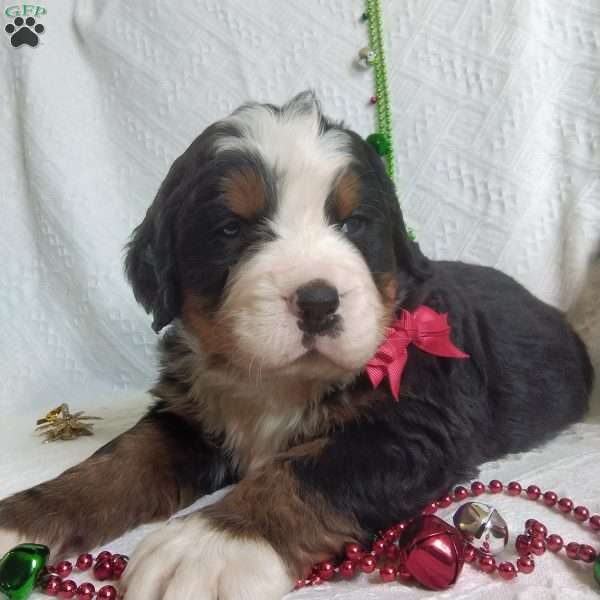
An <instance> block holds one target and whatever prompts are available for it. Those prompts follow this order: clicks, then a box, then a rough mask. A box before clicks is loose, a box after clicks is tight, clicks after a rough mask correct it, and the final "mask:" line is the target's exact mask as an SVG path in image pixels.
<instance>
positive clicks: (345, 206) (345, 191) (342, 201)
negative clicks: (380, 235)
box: [334, 173, 360, 221]
mask: <svg viewBox="0 0 600 600" xmlns="http://www.w3.org/2000/svg"><path fill="white" fill-rule="evenodd" d="M334 202H335V211H336V216H337V218H338V219H339V220H340V221H343V220H344V219H346V218H347V217H349V216H350V215H351V214H352V212H353V211H354V210H355V209H356V208H357V207H358V205H359V204H360V196H359V179H358V177H357V176H356V175H354V173H346V174H345V175H343V176H342V178H341V179H340V181H339V183H338V185H337V188H336V190H335V195H334Z"/></svg>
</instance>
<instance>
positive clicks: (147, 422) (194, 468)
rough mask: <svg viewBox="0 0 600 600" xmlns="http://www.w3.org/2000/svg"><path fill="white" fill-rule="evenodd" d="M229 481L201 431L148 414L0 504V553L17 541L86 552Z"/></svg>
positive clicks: (57, 551) (55, 551) (58, 551)
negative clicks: (69, 465)
mask: <svg viewBox="0 0 600 600" xmlns="http://www.w3.org/2000/svg"><path fill="white" fill-rule="evenodd" d="M227 479H228V463H227V461H226V459H225V457H224V455H223V454H222V452H221V450H220V448H219V447H218V446H216V445H215V444H213V443H212V442H211V441H210V440H209V439H208V438H207V437H206V435H204V433H203V431H202V430H201V428H200V427H199V426H197V425H195V424H194V423H192V422H190V421H186V420H184V419H182V418H181V417H179V416H178V415H176V414H173V413H170V412H168V411H162V410H156V409H154V410H152V411H150V413H149V414H148V415H147V416H146V417H144V418H143V419H142V420H141V421H140V422H139V423H138V424H137V425H135V426H134V427H133V428H132V429H130V430H129V431H127V432H125V433H124V434H122V435H121V436H119V437H118V438H116V439H115V440H113V441H112V442H110V443H109V444H107V445H106V446H104V447H103V448H101V449H100V450H98V451H97V452H96V453H95V454H94V455H92V456H91V457H90V458H88V459H87V460H85V461H84V462H82V463H81V464H79V465H77V466H75V467H73V468H71V469H69V470H67V471H65V472H64V473H63V474H62V475H60V476H59V477H57V478H56V479H53V480H51V481H47V482H45V483H42V484H40V485H37V486H35V487H33V488H31V489H28V490H25V491H23V492H20V493H18V494H15V495H14V496H11V497H10V498H7V499H5V500H2V501H0V555H1V554H2V553H3V552H5V551H6V550H8V549H9V548H10V547H11V546H12V545H14V544H15V543H18V542H20V541H35V542H40V543H44V544H47V545H48V546H49V547H50V548H51V551H52V557H53V558H57V557H59V556H62V555H65V554H70V553H73V552H77V551H82V550H89V549H91V548H93V547H95V546H97V545H98V544H101V543H104V542H106V541H108V540H111V539H114V538H115V537H118V536H119V535H121V534H122V533H124V532H125V531H127V530H128V529H131V528H133V527H135V526H137V525H140V524H142V523H146V522H149V521H155V520H158V519H164V518H167V517H168V516H170V515H171V514H173V512H175V511H176V510H177V509H179V508H182V507H183V506H186V505H188V504H190V503H191V502H193V501H194V500H195V499H196V498H198V497H199V496H201V495H202V494H205V493H208V492H210V491H213V490H214V489H216V488H218V487H220V486H221V485H223V484H225V483H226V482H227Z"/></svg>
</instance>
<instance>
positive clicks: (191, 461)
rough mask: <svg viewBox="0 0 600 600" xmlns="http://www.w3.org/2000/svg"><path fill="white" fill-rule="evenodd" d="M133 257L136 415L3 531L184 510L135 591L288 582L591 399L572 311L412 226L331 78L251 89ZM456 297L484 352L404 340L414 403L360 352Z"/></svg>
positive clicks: (201, 149) (456, 319)
mask: <svg viewBox="0 0 600 600" xmlns="http://www.w3.org/2000/svg"><path fill="white" fill-rule="evenodd" d="M126 271H127V275H128V278H129V280H130V281H131V284H132V286H133V290H134V293H135V297H136V298H137V300H138V301H139V302H140V303H141V304H142V305H143V306H144V308H145V309H146V310H147V311H148V312H150V313H151V314H152V315H153V318H154V323H153V326H154V329H155V330H156V331H160V330H162V329H163V328H167V327H168V329H167V330H166V331H165V333H164V335H163V337H162V339H161V340H160V351H161V356H162V368H161V372H160V376H159V379H158V382H157V384H156V385H155V387H154V388H153V389H152V390H151V394H152V396H153V397H154V399H155V401H154V404H153V406H152V407H151V408H150V410H149V411H148V413H147V414H146V415H145V416H144V417H143V418H142V419H141V420H140V421H139V422H138V424H137V425H135V426H134V427H133V428H132V429H130V430H129V431H127V432H125V433H123V434H122V435H121V436H119V437H118V438H116V439H115V440H113V441H112V442H111V443H109V444H108V445H106V446H104V447H103V448H101V449H100V450H98V451H97V452H96V453H95V454H94V455H93V456H91V457H90V458H89V459H87V460H86V461H84V462H83V463H81V464H79V465H77V466H75V467H73V468H71V469H69V470H67V471H66V472H64V473H63V474H62V475H60V476H59V477H57V478H56V479H54V480H52V481H48V482H46V483H42V484H41V485H37V486H35V487H33V488H32V489H29V490H26V491H23V492H21V493H18V494H16V495H14V496H12V497H10V498H7V499H5V500H3V501H2V502H0V550H6V549H7V548H8V547H10V546H12V545H14V544H16V543H17V542H18V541H23V540H27V541H36V542H42V543H45V544H47V545H49V546H50V547H51V548H52V550H53V553H54V556H55V557H58V556H64V555H69V554H73V553H75V552H79V551H84V550H89V549H91V548H93V547H95V546H96V545H99V544H101V543H104V542H107V541H109V540H111V539H113V538H115V537H117V536H119V535H121V534H122V533H124V532H126V531H127V530H129V529H132V528H134V527H137V526H138V525H141V524H142V523H147V522H150V521H157V520H163V519H167V518H168V517H170V516H171V515H173V514H174V513H175V512H176V511H177V510H179V509H181V508H183V507H185V506H188V505H189V504H191V503H192V502H194V501H195V500H196V499H198V498H199V497H200V496H202V495H204V494H209V493H211V492H213V491H215V490H217V489H219V488H221V487H224V486H226V485H228V484H232V483H237V485H236V486H235V487H233V488H232V490H231V491H230V492H229V493H228V494H227V495H226V496H224V497H223V498H222V499H221V500H219V501H217V502H216V503H214V504H212V505H211V506H209V507H208V508H203V509H202V510H199V511H197V512H193V513H192V514H189V515H187V516H186V517H184V518H179V519H173V520H171V521H170V522H169V523H168V524H167V525H165V526H163V527H162V528H160V529H158V530H157V531H156V532H155V533H153V534H152V535H150V536H149V537H147V538H146V539H145V540H144V541H142V543H141V544H140V546H139V547H138V548H137V550H136V551H135V553H134V555H133V557H132V560H131V562H130V564H129V567H128V569H127V573H126V578H125V581H124V592H125V599H126V600H217V599H218V600H279V599H280V598H281V597H282V596H283V595H284V594H285V593H286V592H288V591H290V590H291V589H292V587H293V584H294V582H295V579H296V578H297V577H298V576H299V575H301V574H302V573H303V571H304V570H305V568H306V567H307V566H309V565H311V564H312V563H314V562H315V561H318V560H322V559H324V558H325V557H329V556H331V555H335V554H337V553H338V552H339V551H340V549H341V548H342V546H343V544H344V543H345V542H348V541H351V540H357V541H360V540H366V539H367V538H369V536H370V535H372V534H373V532H377V531H378V530H381V529H383V528H385V527H386V526H388V525H390V524H391V523H392V522H394V521H398V520H401V519H405V518H409V517H411V516H414V515H416V514H418V513H419V511H420V509H421V508H422V507H423V506H424V505H425V504H427V503H428V502H430V501H432V500H434V499H436V498H438V497H440V496H441V495H443V494H445V493H447V492H448V490H449V488H450V487H451V486H452V485H453V484H455V483H457V482H460V481H464V480H466V479H468V478H470V477H472V476H473V475H474V474H475V473H476V472H477V467H478V465H480V464H481V463H483V462H485V461H488V460H493V459H497V458H499V457H501V456H503V455H505V454H507V453H510V452H521V451H524V450H527V449H529V448H531V447H533V446H535V445H537V444H540V443H541V442H543V441H545V440H547V439H548V438H550V437H551V436H553V435H555V434H556V433H557V432H558V431H560V430H561V429H562V428H564V427H565V426H567V425H568V424H570V423H573V422H574V421H576V420H578V419H580V418H581V417H582V415H583V414H584V412H585V410H586V408H587V404H588V395H589V391H590V387H591V383H592V367H591V364H590V361H589V359H588V356H587V354H586V350H585V348H584V346H583V344H582V343H581V342H580V340H579V339H578V337H577V336H576V335H575V333H574V332H573V331H572V330H571V328H570V326H569V325H568V324H567V322H566V320H565V318H564V316H563V315H562V314H561V313H560V312H559V311H558V310H556V309H555V308H553V307H551V306H548V305H547V304H544V303H543V302H541V301H540V300H538V299H536V298H535V297H533V296H532V295H531V294H530V293H529V292H528V291H527V290H526V289H525V288H523V287H522V286H521V285H519V284H518V283H516V282H515V281H514V280H513V279H511V278H510V277H508V276H506V275H503V274H502V273H500V272H498V271H496V270H494V269H491V268H486V267H481V266H474V265H467V264H464V263H461V262H446V261H432V260H429V259H427V258H426V257H425V256H424V255H423V254H422V253H421V252H420V250H419V247H418V246H417V244H416V243H415V242H413V241H412V240H411V239H410V237H409V236H408V235H407V232H406V228H405V225H404V222H403V219H402V215H401V212H400V209H399V205H398V199H397V197H396V194H395V191H394V186H393V184H392V182H391V181H390V179H389V178H388V177H387V175H386V172H385V169H384V165H383V163H382V161H381V159H380V157H379V156H378V155H377V154H376V153H375V151H374V150H373V149H372V148H371V147H370V146H369V145H368V144H367V143H366V142H365V141H364V140H363V139H362V138H361V137H360V136H358V135H357V134H356V133H353V132H352V131H349V130H348V129H346V128H345V127H344V126H342V125H340V124H336V123H333V122H332V121H330V120H328V119H326V118H325V117H324V116H323V115H322V114H321V111H320V109H319V105H318V103H317V101H316V100H315V98H314V95H313V94H312V93H303V94H300V95H299V96H297V97H295V98H293V99H292V100H291V101H290V102H289V103H287V104H285V105H284V106H281V107H276V106H272V105H267V104H248V105H245V106H242V107H241V108H240V109H238V110H236V111H235V112H234V113H233V114H232V115H230V116H229V117H227V118H225V119H224V120H222V121H219V122H217V123H215V124H213V125H211V126H210V127H208V129H206V130H205V131H204V132H203V133H202V134H201V135H200V136H199V137H198V138H197V139H196V140H195V141H194V142H193V143H192V144H191V146H190V147H189V148H188V149H187V150H186V151H185V152H184V153H183V154H182V156H180V157H179V158H178V159H177V160H176V161H175V163H174V164H173V166H172V167H171V169H170V171H169V173H168V175H167V177H166V179H165V181H164V183H163V184H162V186H161V187H160V190H159V192H158V195H157V197H156V199H155V200H154V203H153V204H152V205H151V206H150V208H149V210H148V213H147V214H146V217H145V219H144V220H143V222H142V223H141V225H140V226H139V227H138V228H137V229H136V230H135V231H134V233H133V236H132V239H131V242H130V244H129V246H128V249H127V258H126ZM421 305H424V306H427V307H429V308H431V309H434V310H435V311H438V312H440V313H448V318H449V323H450V325H451V336H452V342H453V343H454V344H455V345H456V346H457V347H458V348H460V349H461V350H463V351H464V352H466V353H468V355H469V358H467V359H454V358H440V357H437V356H433V355H432V354H429V353H427V352H423V351H422V350H419V349H418V348H417V347H415V346H414V345H412V346H410V347H409V348H408V360H407V364H406V368H405V370H404V374H403V378H402V387H401V392H400V398H399V400H398V401H396V400H395V399H394V398H393V397H392V394H391V392H390V388H389V382H387V381H384V382H382V384H381V385H379V386H378V387H377V388H376V389H374V388H373V386H372V384H371V382H370V380H369V379H368V377H367V375H366V374H365V365H366V363H367V362H368V361H369V360H370V359H371V358H372V357H373V355H374V354H375V352H376V350H377V348H378V347H379V345H380V344H381V343H382V341H383V340H384V337H385V335H386V329H387V327H388V326H389V325H390V324H391V323H392V322H393V321H394V320H395V318H396V315H398V314H399V311H401V309H406V310H409V311H411V310H413V309H415V308H416V307H419V306H421Z"/></svg>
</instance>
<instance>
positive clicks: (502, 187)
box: [0, 0, 600, 600]
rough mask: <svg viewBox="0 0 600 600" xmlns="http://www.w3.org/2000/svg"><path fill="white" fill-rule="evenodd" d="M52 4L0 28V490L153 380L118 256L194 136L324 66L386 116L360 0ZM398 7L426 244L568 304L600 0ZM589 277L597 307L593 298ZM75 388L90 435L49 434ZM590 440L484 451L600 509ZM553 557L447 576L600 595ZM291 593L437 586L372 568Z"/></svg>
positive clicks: (314, 79)
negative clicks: (369, 574) (43, 432)
mask: <svg viewBox="0 0 600 600" xmlns="http://www.w3.org/2000/svg"><path fill="white" fill-rule="evenodd" d="M5 4H7V5H8V4H9V3H8V2H7V3H5ZM44 6H45V7H46V9H47V15H45V16H43V17H41V18H40V22H42V23H43V24H44V26H45V28H46V31H45V33H44V34H43V35H42V36H41V41H40V44H39V46H38V47H36V48H31V47H28V46H21V47H19V48H13V47H12V46H11V45H10V43H9V37H10V36H9V35H7V34H6V33H5V32H4V24H5V23H8V22H9V21H10V19H9V18H8V17H4V23H3V26H2V31H0V35H1V36H2V37H3V38H5V39H1V40H0V42H1V43H0V114H1V119H2V120H1V124H0V163H1V164H2V180H1V183H0V209H1V219H0V234H1V235H0V257H1V267H0V340H1V342H0V410H1V411H2V414H3V416H4V419H3V420H2V421H1V422H0V432H1V435H0V451H1V452H0V495H4V494H8V493H10V492H12V491H16V490H17V489H20V488H22V487H24V486H26V485H30V484H32V483H35V482H37V481H39V480H41V479H44V478H47V477H49V476H51V475H53V474H56V473H58V472H59V471H61V470H62V469H64V468H65V467H66V466H68V465H70V464H72V463H74V462H76V461H77V460H80V459H81V458H82V457H84V456H85V455H87V454H88V453H89V452H90V451H91V450H92V449H94V448H95V447H97V446H98V445H99V444H101V443H103V442H104V441H106V440H107V439H109V438H111V437H112V436H114V435H115V434H116V433H118V432H119V431H121V430H122V429H123V428H124V427H126V426H127V425H128V424H129V423H131V422H132V421H133V420H134V419H135V418H136V416H137V415H139V414H140V412H141V411H142V409H143V406H144V404H145V403H146V402H147V398H146V397H144V395H143V394H142V391H143V390H144V389H145V388H147V387H148V385H149V384H150V382H151V381H152V379H153V375H154V371H155V364H154V361H155V355H154V343H155V336H154V334H153V333H152V332H151V330H150V327H149V318H148V317H147V316H146V315H145V314H144V313H143V311H142V310H141V309H140V308H139V307H138V306H136V304H135V302H134V300H133V297H132V294H131V292H130V290H129V288H128V286H127V285H126V283H125V281H124V278H123V276H122V270H121V259H122V247H123V245H124V243H125V241H126V239H127V236H128V234H129V233H130V231H131V230H132V228H133V227H134V226H135V225H136V224H137V223H138V222H139V221H140V220H141V218H142V216H143V214H144V211H145V209H146V207H147V206H148V204H149V202H150V201H151V199H152V197H153V195H154V193H155V191H156V189H157V187H158V185H159V183H160V181H161V178H162V177H163V175H164V174H165V173H166V170H167V168H168V166H169V164H170V163H171V162H172V160H173V159H174V158H175V157H176V156H177V155H178V154H179V153H181V152H182V151H183V150H184V148H185V147H186V146H187V145H188V143H189V142H190V141H191V140H192V139H193V137H195V136H196V135H197V134H198V133H199V132H200V131H201V130H202V129H203V128H204V127H205V126H206V125H208V124H209V123H210V122H212V121H213V120H215V119H217V118H219V117H221V116H223V115H224V114H226V113H228V112H229V111H231V110H232V109H234V108H235V107H236V106H237V105H238V104H240V103H241V102H243V101H245V100H248V99H256V100H264V101H271V102H275V103H279V102H282V101H284V100H285V99H287V98H288V97H290V96H291V95H293V94H294V93H296V92H298V91H300V90H303V89H305V88H309V87H310V88H314V89H315V90H316V91H317V92H318V94H319V96H320V98H321V100H322V103H323V106H324V109H325V112H326V113H327V114H328V115H330V116H332V117H335V118H339V119H343V120H344V121H345V122H346V123H347V124H348V125H350V126H351V127H353V128H355V129H356V130H358V131H359V132H360V133H362V134H367V133H369V132H370V131H371V130H372V128H373V124H374V119H373V117H374V114H373V109H372V107H370V105H369V104H368V98H369V96H370V94H371V74H370V72H369V71H365V70H360V69H357V68H356V66H355V64H354V57H355V55H356V52H357V50H358V48H360V47H361V46H364V45H366V28H365V25H364V24H363V23H361V22H360V20H359V16H360V14H361V12H362V10H363V2H362V0H287V1H285V2H282V1H277V0H246V1H244V0H196V1H193V0H180V1H179V2H176V3H173V2H167V1H166V0H162V1H161V0H129V1H128V2H122V1H121V2H118V1H117V0H106V1H101V0H95V1H92V0H76V1H72V0H71V1H69V0H48V1H47V2H46V3H45V4H44ZM383 7H384V13H385V15H386V23H385V26H386V29H387V43H388V53H389V57H388V58H389V61H388V62H389V65H390V83H391V89H392V96H393V99H394V105H393V116H394V124H395V133H396V143H397V156H398V159H397V160H398V165H397V166H398V172H399V180H398V184H399V189H400V190H401V193H402V196H403V198H402V202H403V206H404V210H405V213H406V215H407V219H408V221H409V223H410V224H411V225H412V226H413V227H414V228H415V230H416V232H417V235H418V237H419V240H420V242H421V244H422V246H423V248H424V249H425V251H426V252H427V253H429V254H430V255H432V256H434V257H444V258H461V259H464V260H466V261H472V262H478V263H485V264H489V265H494V266H496V267H498V268H500V269H502V270H504V271H506V272H508V273H510V274H511V275H513V276H515V277H516V278H517V279H518V280H520V281H521V282H523V283H524V284H525V285H526V286H528V287H529V288H530V289H531V290H532V291H534V292H535V293H537V294H538V295H539V296H541V297H542V298H543V299H545V300H547V301H549V302H551V303H554V304H556V305H558V306H561V307H563V308H567V307H568V306H569V305H571V303H572V302H573V301H574V300H575V298H576V297H577V296H578V295H579V293H580V290H581V288H582V287H583V286H584V285H585V282H586V278H588V277H589V275H588V274H587V266H588V260H589V257H590V256H591V255H592V253H593V251H594V249H595V248H596V247H597V245H598V241H599V240H600V5H599V4H598V1H597V0H462V1H461V0H383ZM589 281H592V280H591V279H589ZM596 281H600V279H597V280H596ZM592 292H593V290H592ZM588 297H589V298H590V301H589V302H588V303H587V306H585V307H584V308H585V312H586V314H587V318H588V321H589V322H592V323H593V322H594V320H597V319H598V315H599V312H600V309H599V308H598V306H596V305H593V304H592V303H591V302H592V300H593V299H594V298H596V300H595V301H596V302H597V294H594V293H588ZM515 318H518V315H515ZM591 330H593V327H591ZM598 339H600V334H598V338H597V339H596V345H597V340H598ZM592 341H594V340H592ZM62 401H67V402H70V403H71V405H72V406H73V407H87V408H89V410H90V411H93V412H94V413H96V414H101V415H102V416H104V417H105V420H104V421H102V422H101V423H100V424H99V425H98V426H97V436H96V437H95V438H92V439H86V440H80V441H76V442H72V443H62V444H55V445H52V446H41V445H40V443H39V440H38V439H37V438H36V437H34V436H33V435H32V433H31V430H32V424H33V420H34V418H35V417H36V416H39V415H40V414H41V413H44V412H45V411H46V410H47V409H49V408H51V407H53V406H55V405H56V404H58V403H60V402H62ZM598 460H600V423H599V421H598V419H597V418H594V417H592V418H590V419H588V422H587V423H584V424H579V425H577V426H575V427H573V428H572V429H571V430H569V431H568V432H566V433H565V434H563V435H562V436H561V437H560V438H559V439H557V440H556V441H554V442H552V443H551V444H549V445H548V446H546V447H545V448H543V449H540V450H537V451H534V452H531V453H529V454H526V455H523V456H518V457H512V458H510V459H507V460H504V461H501V462H499V463H497V464H493V465H487V466H486V469H485V472H486V473H485V474H486V477H488V478H489V477H491V476H492V475H493V476H499V477H500V478H506V479H508V478H511V477H515V478H517V477H518V478H521V479H522V480H523V481H531V480H536V482H537V483H539V484H540V485H542V486H546V487H554V488H555V489H556V490H557V492H559V493H562V494H566V493H567V492H568V493H570V494H572V495H573V496H575V498H576V499H577V500H579V501H581V502H583V503H586V504H587V505H588V506H590V508H592V509H593V510H594V511H596V512H600V483H599V482H598V478H597V464H598ZM499 502H500V501H499ZM502 505H503V506H504V507H505V514H506V517H507V518H508V520H509V521H510V522H511V524H512V525H513V527H514V528H516V527H517V524H518V523H520V520H521V519H522V517H523V516H524V515H527V516H530V515H531V514H535V515H536V516H538V517H540V518H544V519H545V520H546V521H547V522H548V523H549V524H551V525H552V526H553V528H555V529H557V530H558V531H560V532H562V533H564V534H565V536H566V537H567V538H573V539H581V540H582V541H583V540H587V541H591V540H592V539H593V538H592V537H591V536H590V535H588V534H587V533H586V532H584V531H579V530H578V529H577V527H576V526H575V525H574V524H572V523H569V522H567V521H565V520H564V519H561V518H559V517H558V516H556V515H553V514H551V513H548V514H546V513H545V512H544V511H543V509H542V508H538V509H535V510H534V508H533V507H532V506H531V504H530V503H526V502H525V501H519V500H512V501H503V502H502ZM536 510H537V512H536ZM140 535H141V532H140V531H138V532H136V533H134V534H133V535H130V536H127V537H126V538H124V539H122V540H119V541H118V542H115V544H114V549H115V550H117V551H118V550H121V551H129V550H130V549H131V548H132V546H133V545H134V542H135V540H136V539H139V537H140ZM291 535H293V533H291ZM597 542H598V537H597V536H596V544H597ZM538 562H539V564H540V568H539V569H538V570H536V572H535V574H534V575H532V576H531V577H529V578H527V577H520V578H519V580H518V581H517V582H513V583H511V584H507V583H501V582H499V581H497V580H495V579H492V578H488V577H485V576H483V575H481V574H476V573H473V572H471V570H470V569H467V571H468V573H467V574H466V575H464V576H463V578H462V579H461V581H460V583H459V584H458V585H457V586H456V588H455V589H454V590H453V591H450V592H446V593H440V594H436V595H435V596H436V597H437V598H463V599H467V598H468V599H475V598H481V597H483V594H484V593H486V594H487V593H490V594H492V593H493V594H495V595H496V596H497V597H498V598H519V599H521V600H528V599H533V598H544V599H552V598H559V597H561V598H564V597H568V598H569V599H570V600H578V599H579V598H591V597H593V596H594V592H592V587H591V586H592V580H591V575H590V573H589V569H588V570H585V569H582V568H578V567H580V565H573V564H566V563H565V562H564V561H561V560H559V559H557V558H556V557H550V556H548V557H543V558H542V559H540V560H539V561H538ZM565 594H566V595H565ZM295 597H296V598H298V600H300V599H302V600H308V599H313V598H314V599H317V598H323V599H333V598H351V599H356V600H358V599H359V598H360V599H361V600H370V599H373V600H375V599H376V598H381V599H386V598H390V599H391V598H395V597H405V598H408V597H411V598H427V597H433V595H431V594H428V593H426V592H423V591H417V590H416V589H413V588H406V587H403V586H401V585H397V586H394V585H386V586H381V585H374V584H372V583H370V582H369V581H368V580H367V579H366V578H365V579H362V580H360V581H359V582H355V583H352V584H339V585H333V586H323V587H320V588H316V589H314V590H304V591H302V592H298V593H297V594H296V596H295Z"/></svg>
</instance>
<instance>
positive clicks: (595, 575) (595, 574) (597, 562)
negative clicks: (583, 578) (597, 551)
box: [594, 556, 600, 585]
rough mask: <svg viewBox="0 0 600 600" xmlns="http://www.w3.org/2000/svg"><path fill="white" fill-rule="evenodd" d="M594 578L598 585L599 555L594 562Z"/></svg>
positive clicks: (599, 581)
mask: <svg viewBox="0 0 600 600" xmlns="http://www.w3.org/2000/svg"><path fill="white" fill-rule="evenodd" d="M594 579H595V580H596V583H597V584H598V585H600V556H598V558H597V559H596V561H595V562H594Z"/></svg>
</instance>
